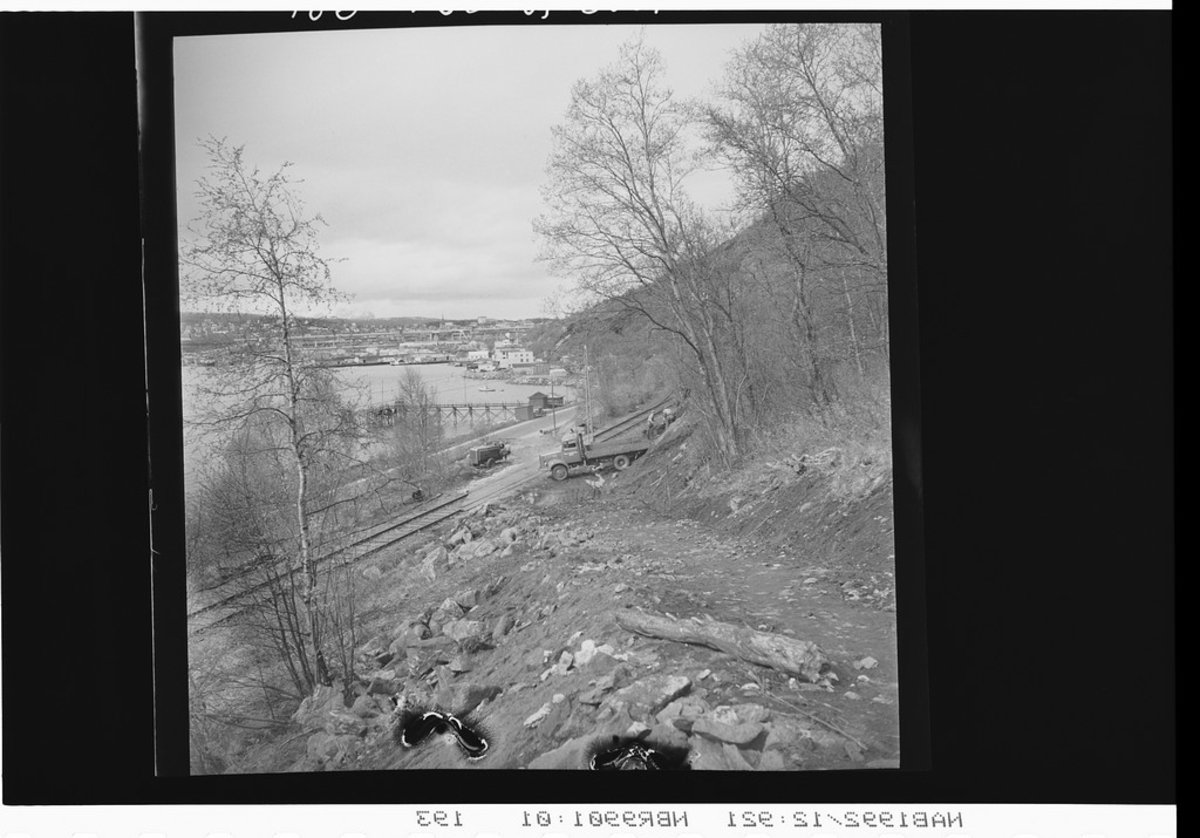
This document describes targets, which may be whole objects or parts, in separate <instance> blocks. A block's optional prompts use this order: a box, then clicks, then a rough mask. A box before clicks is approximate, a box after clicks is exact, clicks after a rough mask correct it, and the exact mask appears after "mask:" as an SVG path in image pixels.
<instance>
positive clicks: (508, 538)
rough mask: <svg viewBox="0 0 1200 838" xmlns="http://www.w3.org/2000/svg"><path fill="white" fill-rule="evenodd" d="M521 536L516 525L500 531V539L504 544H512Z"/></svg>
mask: <svg viewBox="0 0 1200 838" xmlns="http://www.w3.org/2000/svg"><path fill="white" fill-rule="evenodd" d="M520 537H521V531H520V530H518V529H517V528H516V527H505V528H504V529H503V530H501V531H500V540H501V541H503V542H504V543H505V544H512V543H513V542H515V541H516V540H517V539H518V538H520Z"/></svg>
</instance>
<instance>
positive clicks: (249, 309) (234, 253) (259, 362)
mask: <svg viewBox="0 0 1200 838" xmlns="http://www.w3.org/2000/svg"><path fill="white" fill-rule="evenodd" d="M201 145H202V147H203V148H204V149H205V151H206V152H207V153H208V156H209V166H208V173H207V174H206V175H205V176H204V177H202V178H201V179H200V180H199V182H198V191H197V193H196V197H197V199H198V200H199V203H200V207H201V211H200V216H199V218H198V219H197V220H196V221H195V222H194V223H193V225H192V226H190V227H189V228H188V233H189V234H190V235H189V240H188V243H187V244H186V245H185V246H184V247H183V248H182V252H181V255H180V262H181V267H182V271H181V275H182V276H181V278H182V295H181V296H182V297H183V299H184V301H185V302H188V303H191V304H195V305H197V306H199V307H201V308H203V309H204V310H216V311H234V312H241V313H244V314H247V315H256V316H257V317H256V319H255V320H254V323H255V327H256V329H257V333H256V336H255V337H254V338H251V339H248V340H245V341H241V342H237V343H235V344H234V345H232V346H231V347H230V348H229V349H228V350H227V353H226V357H225V358H224V363H223V364H222V365H220V366H218V367H216V368H214V369H213V370H212V371H211V372H212V374H211V375H209V376H207V377H206V384H205V385H204V386H203V387H202V389H201V398H202V400H203V404H201V405H200V406H199V408H200V413H201V418H200V419H198V420H197V424H199V425H201V426H204V427H207V428H210V429H220V430H221V431H222V432H223V433H234V432H236V431H238V430H240V431H243V432H245V431H247V430H252V431H253V439H255V440H257V441H258V442H259V443H260V444H261V446H262V448H261V451H259V452H258V453H260V454H261V455H263V456H265V457H271V458H278V461H279V462H282V463H285V464H286V465H287V468H288V469H289V470H290V472H291V476H290V479H286V483H285V485H288V486H290V493H291V501H290V506H291V515H292V519H293V521H294V525H295V530H294V532H295V534H296V539H295V555H294V557H293V561H294V563H295V565H296V566H297V568H298V569H299V570H300V575H301V577H302V578H303V580H304V584H303V586H302V590H301V595H300V598H301V601H302V602H303V605H304V610H305V617H306V626H305V631H306V634H307V641H308V645H309V650H310V653H311V659H312V662H313V671H312V672H311V673H306V674H305V680H306V681H308V682H309V687H310V688H311V687H312V686H315V684H316V683H323V684H327V683H330V682H331V680H332V678H331V675H330V672H329V668H328V665H327V662H326V654H325V649H324V646H325V640H326V638H325V636H324V628H325V627H324V625H323V622H324V621H323V619H322V614H321V609H320V607H319V603H318V578H317V567H316V559H317V556H316V555H315V551H314V544H313V514H314V509H313V498H314V492H315V490H316V489H317V487H318V485H319V484H321V483H322V482H325V483H326V484H328V480H329V474H330V472H332V471H336V470H337V468H338V466H339V464H341V463H342V462H345V461H347V460H348V459H349V458H351V457H352V454H351V451H350V447H351V446H352V445H353V440H354V438H355V422H354V416H353V412H352V411H350V410H348V409H346V408H345V406H344V405H342V404H341V403H340V401H339V399H338V398H337V395H336V391H335V388H334V385H333V382H332V380H331V378H330V373H329V371H328V370H326V369H324V368H322V367H321V366H320V365H318V364H316V363H314V362H313V360H312V359H311V358H310V357H307V356H306V354H305V352H304V350H303V349H302V348H301V346H300V345H299V342H298V341H297V340H296V339H295V338H296V336H297V332H298V328H299V320H298V318H299V317H300V316H302V315H305V314H310V313H312V312H314V311H316V310H320V309H321V308H323V307H325V306H327V305H328V304H330V303H332V302H333V301H335V300H338V299H340V298H341V297H342V295H341V294H340V293H339V292H338V291H337V290H336V289H335V288H334V287H333V283H332V279H331V275H330V269H329V263H328V262H327V261H326V260H325V259H323V258H322V257H321V256H320V255H319V248H318V242H317V231H318V228H319V226H320V225H321V224H323V223H324V222H323V221H322V219H321V218H320V216H319V215H311V214H308V213H307V212H306V210H305V207H304V204H303V202H302V201H301V200H300V198H299V197H298V195H297V194H296V191H295V183H296V181H293V180H292V179H291V178H289V176H288V171H287V170H288V167H289V164H285V165H284V166H283V167H282V168H280V169H279V170H278V171H275V172H274V173H272V174H263V173H261V172H260V171H259V170H258V169H257V168H255V167H253V166H252V165H250V164H249V163H247V162H246V160H245V158H244V155H243V150H242V148H241V147H234V146H230V145H228V144H227V143H226V142H225V141H223V140H218V139H215V138H209V139H208V140H206V141H204V142H202V143H201Z"/></svg>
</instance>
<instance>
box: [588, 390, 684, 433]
mask: <svg viewBox="0 0 1200 838" xmlns="http://www.w3.org/2000/svg"><path fill="white" fill-rule="evenodd" d="M670 401H671V396H667V397H665V398H662V399H659V400H658V401H657V402H655V403H654V404H652V405H650V406H648V407H645V408H642V409H641V410H639V411H637V412H636V413H631V414H629V415H628V416H626V417H625V418H624V419H622V420H620V421H619V422H616V423H614V424H612V425H609V426H608V427H607V428H603V429H601V430H599V431H596V434H595V437H594V438H595V440H596V442H604V441H606V440H609V439H612V438H613V437H617V436H620V435H621V434H623V433H625V432H627V431H630V430H633V429H635V428H640V427H641V423H642V422H643V421H644V420H645V418H646V417H647V416H649V415H650V413H651V412H652V411H655V410H661V409H662V408H664V407H666V406H667V404H668V403H669V402H670Z"/></svg>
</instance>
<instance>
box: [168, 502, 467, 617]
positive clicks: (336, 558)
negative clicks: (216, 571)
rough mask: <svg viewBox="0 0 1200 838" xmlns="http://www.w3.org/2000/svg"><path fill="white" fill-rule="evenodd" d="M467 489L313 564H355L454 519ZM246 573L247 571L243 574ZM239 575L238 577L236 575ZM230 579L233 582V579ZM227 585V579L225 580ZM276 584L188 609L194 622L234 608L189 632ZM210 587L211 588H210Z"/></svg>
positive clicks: (237, 610) (324, 569)
mask: <svg viewBox="0 0 1200 838" xmlns="http://www.w3.org/2000/svg"><path fill="white" fill-rule="evenodd" d="M467 494H468V493H467V492H461V493H459V494H456V495H454V496H453V497H451V498H449V499H448V500H444V501H442V502H440V503H438V504H436V505H434V506H431V507H429V508H427V509H424V510H422V511H421V512H418V513H416V514H413V515H408V516H406V517H405V518H403V519H402V520H400V521H397V522H393V523H390V524H388V525H386V526H384V527H382V528H380V529H377V530H375V531H374V532H373V533H371V534H370V535H367V536H365V537H363V538H359V539H356V540H355V541H352V542H350V543H349V544H345V545H342V546H341V547H337V548H335V549H333V550H330V551H329V552H327V553H325V554H324V555H322V556H320V557H318V558H317V559H315V560H314V564H315V566H316V567H318V568H319V570H318V572H319V573H321V572H328V571H329V569H331V568H333V567H345V566H346V565H350V564H354V563H355V562H358V561H361V560H362V559H365V558H366V557H367V556H371V555H374V554H375V553H378V552H379V551H381V550H385V549H387V548H388V547H391V546H392V545H393V544H396V543H398V542H400V541H403V540H404V539H406V538H408V537H409V536H412V535H415V534H416V533H419V532H421V531H422V530H426V529H428V528H430V527H432V526H435V525H437V524H440V523H441V522H442V521H445V520H446V519H447V518H451V517H453V516H455V515H457V514H458V513H460V512H462V511H463V509H464V507H465V506H466V498H467ZM300 572H301V571H300V569H299V568H292V569H291V570H289V571H287V572H286V573H285V574H280V575H281V576H287V577H289V578H290V577H294V576H296V575H298V574H299V573H300ZM243 575H244V574H243ZM235 578H237V577H235ZM228 581H230V582H231V581H234V580H233V579H231V580H228ZM223 584H228V582H226V583H223ZM273 584H276V580H272V579H269V580H267V581H265V582H260V583H258V584H257V585H252V586H251V587H248V588H245V589H243V590H241V591H238V592H237V593H235V594H233V595H232V596H228V597H225V598H223V599H221V600H218V601H217V602H214V603H212V604H211V605H206V606H203V607H201V608H197V609H195V610H193V611H189V612H188V620H189V621H194V620H195V619H196V618H197V617H201V616H203V615H205V614H209V613H212V612H214V611H217V610H219V609H227V608H233V609H234V610H232V611H231V612H230V613H228V614H225V615H224V616H222V617H220V618H218V619H216V620H214V621H213V622H211V623H208V624H206V625H198V626H192V627H189V629H188V633H189V634H201V633H203V632H205V631H208V630H209V629H212V628H216V627H217V626H219V625H222V624H224V623H226V622H228V621H229V620H231V619H233V618H234V617H236V616H237V615H238V614H240V613H242V611H244V610H245V607H236V605H237V603H238V602H239V601H241V600H245V599H247V598H248V597H251V596H252V595H253V594H255V593H257V592H260V591H263V590H265V589H267V588H269V587H271V586H272V585H273ZM208 590H212V589H211V588H210V589H208Z"/></svg>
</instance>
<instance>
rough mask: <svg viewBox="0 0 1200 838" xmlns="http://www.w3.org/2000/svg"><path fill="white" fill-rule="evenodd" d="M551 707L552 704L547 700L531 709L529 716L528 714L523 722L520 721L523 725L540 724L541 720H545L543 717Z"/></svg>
mask: <svg viewBox="0 0 1200 838" xmlns="http://www.w3.org/2000/svg"><path fill="white" fill-rule="evenodd" d="M552 709H553V708H552V706H551V704H550V702H549V701H547V702H546V703H545V704H543V705H542V706H541V707H539V708H538V709H537V710H535V711H533V713H531V714H530V715H529V716H528V717H527V718H526V719H525V721H524V722H522V724H523V725H524V726H525V727H537V726H538V725H540V724H541V723H542V722H543V721H544V720H545V718H546V717H547V716H549V715H550V711H551V710H552Z"/></svg>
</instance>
